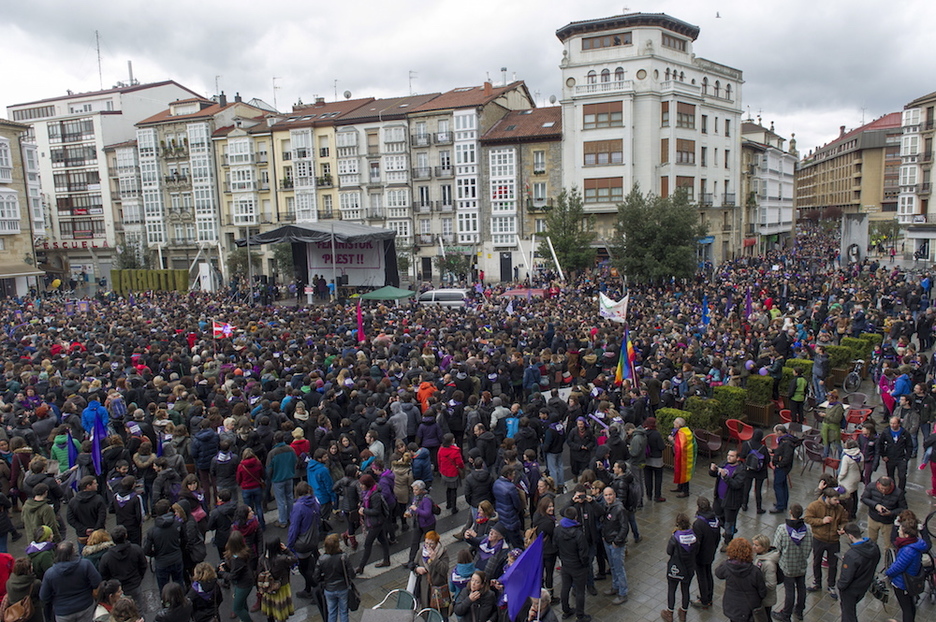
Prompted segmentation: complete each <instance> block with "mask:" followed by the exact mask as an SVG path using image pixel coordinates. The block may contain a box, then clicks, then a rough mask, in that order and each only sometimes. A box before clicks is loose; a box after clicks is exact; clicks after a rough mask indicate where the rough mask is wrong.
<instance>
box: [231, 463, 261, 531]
mask: <svg viewBox="0 0 936 622" xmlns="http://www.w3.org/2000/svg"><path fill="white" fill-rule="evenodd" d="M236 477H237V485H238V486H240V489H241V493H242V494H243V496H244V504H245V505H247V506H249V507H250V508H252V509H253V511H254V514H256V515H257V519H258V520H259V521H260V530H261V531H262V530H264V529H266V521H264V520H263V489H264V487H265V486H266V484H265V483H264V481H263V463H262V462H260V460H258V459H257V456H256V455H255V454H254V452H253V450H252V449H250V448H249V447H248V448H246V449H244V453H243V454H242V455H241V461H240V464H238V465H237V472H236Z"/></svg>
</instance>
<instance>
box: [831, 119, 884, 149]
mask: <svg viewBox="0 0 936 622" xmlns="http://www.w3.org/2000/svg"><path fill="white" fill-rule="evenodd" d="M900 123H901V113H899V112H890V113H888V114H886V115H884V116H883V117H881V118H879V119H875V120H874V121H872V122H871V123H866V124H865V125H862V126H861V127H858V128H855V129H853V130H852V131H850V132H846V133H845V134H844V135H842V136H839V137H838V138H836V139H835V140H831V141H829V142H827V143H826V144H824V145H823V146H822V147H820V149H825V148H826V147H828V146H830V145H835V144H838V143H840V142H842V141H843V140H848V139H849V138H852V137H853V136H857V135H859V134H861V133H862V132H868V131H871V130H885V129H888V128H892V127H900Z"/></svg>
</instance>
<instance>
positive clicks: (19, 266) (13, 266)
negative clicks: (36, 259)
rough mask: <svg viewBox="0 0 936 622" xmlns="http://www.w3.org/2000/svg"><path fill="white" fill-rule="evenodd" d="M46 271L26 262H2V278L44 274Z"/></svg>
mask: <svg viewBox="0 0 936 622" xmlns="http://www.w3.org/2000/svg"><path fill="white" fill-rule="evenodd" d="M44 274H45V272H43V271H42V270H38V269H37V268H34V267H33V266H30V265H29V264H25V263H9V264H0V279H12V278H15V277H18V276H43V275H44Z"/></svg>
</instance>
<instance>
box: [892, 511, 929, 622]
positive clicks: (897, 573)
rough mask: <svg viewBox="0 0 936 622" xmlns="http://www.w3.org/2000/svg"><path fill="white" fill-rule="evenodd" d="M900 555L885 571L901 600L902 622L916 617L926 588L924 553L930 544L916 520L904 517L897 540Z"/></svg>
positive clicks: (895, 542)
mask: <svg viewBox="0 0 936 622" xmlns="http://www.w3.org/2000/svg"><path fill="white" fill-rule="evenodd" d="M894 546H895V547H896V548H897V556H896V557H895V558H894V562H893V563H892V564H891V565H890V566H889V567H888V568H887V570H885V571H884V574H886V575H887V576H888V577H890V580H891V585H893V586H894V596H896V597H897V602H898V603H899V604H900V611H901V612H902V613H903V622H913V621H914V620H915V619H916V599H917V596H919V595H920V594H921V593H922V590H923V589H924V588H925V583H924V575H923V553H925V552H926V551H927V550H928V549H929V547H928V546H927V544H926V541H925V540H923V538H921V537H920V528H919V526H918V525H917V523H916V521H903V522H901V523H900V527H899V529H898V532H897V539H896V540H894Z"/></svg>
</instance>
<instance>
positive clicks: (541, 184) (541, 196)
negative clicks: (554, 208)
mask: <svg viewBox="0 0 936 622" xmlns="http://www.w3.org/2000/svg"><path fill="white" fill-rule="evenodd" d="M533 201H534V202H545V201H546V182H545V181H538V182H536V183H534V184H533Z"/></svg>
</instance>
